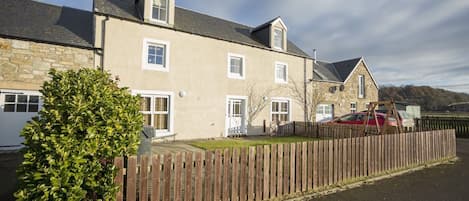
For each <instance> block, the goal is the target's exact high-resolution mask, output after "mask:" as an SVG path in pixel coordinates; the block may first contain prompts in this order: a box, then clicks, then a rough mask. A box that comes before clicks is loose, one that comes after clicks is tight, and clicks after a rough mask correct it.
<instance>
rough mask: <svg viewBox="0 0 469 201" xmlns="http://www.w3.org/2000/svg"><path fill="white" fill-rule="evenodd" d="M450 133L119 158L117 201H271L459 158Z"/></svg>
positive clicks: (452, 131)
mask: <svg viewBox="0 0 469 201" xmlns="http://www.w3.org/2000/svg"><path fill="white" fill-rule="evenodd" d="M455 139H456V138H455V132H454V130H439V131H429V132H419V133H403V134H393V135H374V136H366V137H356V138H336V139H330V140H318V141H313V142H303V143H292V144H274V145H265V146H256V147H249V148H241V149H225V150H215V151H206V152H196V153H193V152H185V153H175V154H165V155H153V156H151V157H149V156H141V157H137V156H130V157H128V158H124V157H118V158H116V159H115V161H114V164H115V165H116V166H117V167H118V168H119V171H118V175H117V177H116V179H115V181H116V183H117V184H118V185H119V187H120V191H119V192H118V194H117V200H128V201H133V200H145V201H146V200H164V201H167V200H196V201H201V200H216V201H218V200H224V201H227V200H233V201H234V200H237V201H244V200H269V199H274V198H278V199H282V198H285V197H286V196H294V195H295V194H298V193H304V192H312V191H317V190H321V189H323V188H327V187H330V186H332V185H336V184H341V183H347V182H350V181H353V180H357V179H361V178H365V177H373V176H377V175H380V174H383V173H387V172H389V171H398V170H400V169H405V168H409V167H413V166H416V165H424V164H427V163H430V162H432V161H438V160H443V159H450V158H453V157H455V156H456V141H455Z"/></svg>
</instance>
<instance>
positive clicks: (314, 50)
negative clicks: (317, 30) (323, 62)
mask: <svg viewBox="0 0 469 201" xmlns="http://www.w3.org/2000/svg"><path fill="white" fill-rule="evenodd" d="M316 52H317V51H316V49H313V59H314V63H315V64H317V62H316V60H317V55H316Z"/></svg>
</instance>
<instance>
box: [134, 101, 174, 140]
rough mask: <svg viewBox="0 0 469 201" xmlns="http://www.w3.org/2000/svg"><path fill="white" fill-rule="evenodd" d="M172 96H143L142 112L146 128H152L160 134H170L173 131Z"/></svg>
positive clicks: (141, 102)
mask: <svg viewBox="0 0 469 201" xmlns="http://www.w3.org/2000/svg"><path fill="white" fill-rule="evenodd" d="M171 104H172V101H171V95H166V94H158V95H150V94H142V95H141V98H140V111H141V112H142V114H143V121H144V125H145V126H151V127H153V128H155V130H156V131H157V132H159V133H169V132H170V130H171V124H172V122H171V121H172V120H171V115H172V114H171V106H172V105H171Z"/></svg>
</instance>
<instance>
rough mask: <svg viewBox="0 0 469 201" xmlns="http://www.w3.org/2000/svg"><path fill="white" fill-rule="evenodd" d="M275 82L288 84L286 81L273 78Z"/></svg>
mask: <svg viewBox="0 0 469 201" xmlns="http://www.w3.org/2000/svg"><path fill="white" fill-rule="evenodd" d="M275 84H288V81H283V80H275Z"/></svg>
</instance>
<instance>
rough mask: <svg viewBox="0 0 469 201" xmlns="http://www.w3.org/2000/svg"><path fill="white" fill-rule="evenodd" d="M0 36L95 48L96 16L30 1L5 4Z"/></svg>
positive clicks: (8, 0)
mask: <svg viewBox="0 0 469 201" xmlns="http://www.w3.org/2000/svg"><path fill="white" fill-rule="evenodd" d="M0 36H5V37H13V38H21V39H31V40H36V41H41V42H50V43H55V44H65V45H71V46H77V47H85V48H93V42H92V41H93V13H92V12H89V11H83V10H77V9H74V8H68V7H58V6H53V5H48V4H44V3H39V2H35V1H31V0H2V2H1V3H0Z"/></svg>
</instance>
